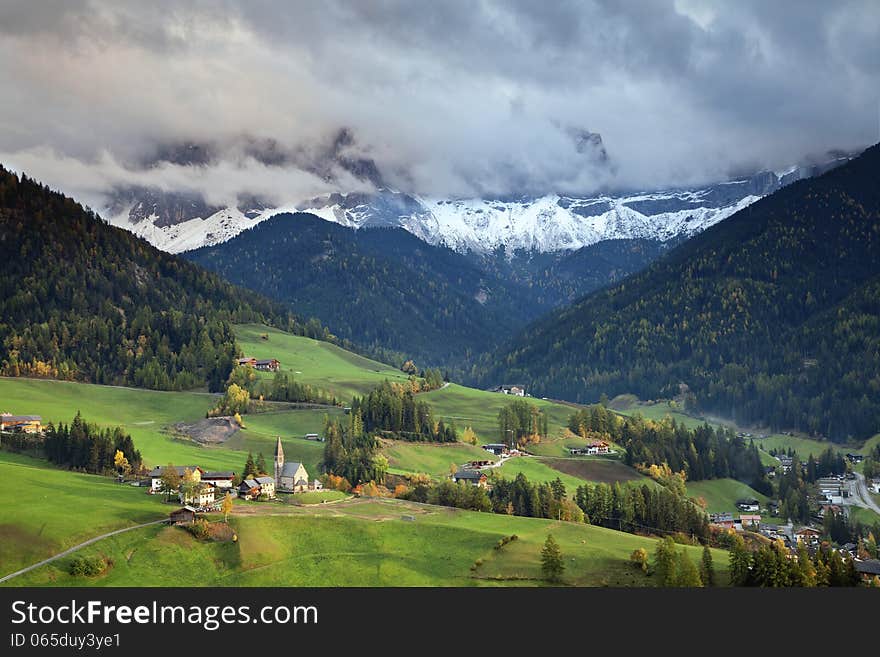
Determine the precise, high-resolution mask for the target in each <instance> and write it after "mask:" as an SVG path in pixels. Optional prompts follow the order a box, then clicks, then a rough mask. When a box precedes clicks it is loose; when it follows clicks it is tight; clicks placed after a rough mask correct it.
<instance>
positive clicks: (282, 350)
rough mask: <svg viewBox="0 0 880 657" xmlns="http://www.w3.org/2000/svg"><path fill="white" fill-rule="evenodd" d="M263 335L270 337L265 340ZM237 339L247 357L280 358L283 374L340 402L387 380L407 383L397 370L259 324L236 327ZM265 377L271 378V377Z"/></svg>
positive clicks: (316, 341)
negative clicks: (309, 385) (318, 388)
mask: <svg viewBox="0 0 880 657" xmlns="http://www.w3.org/2000/svg"><path fill="white" fill-rule="evenodd" d="M262 335H268V336H269V339H268V340H264V339H263V338H262V337H260V336H262ZM235 337H236V339H237V340H238V344H239V345H240V346H241V348H242V349H243V350H244V353H245V355H247V356H254V357H255V358H277V359H278V360H279V361H281V371H283V372H286V373H288V374H289V375H291V376H292V377H294V378H295V379H296V380H297V381H299V382H301V383H308V384H311V385H314V386H318V387H320V388H322V389H324V390H327V391H329V392H330V393H332V394H333V395H335V396H336V397H337V398H339V399H340V400H341V401H344V402H349V401H351V398H352V397H353V396H354V395H363V394H365V393H367V392H369V391H370V390H372V389H373V388H375V387H376V386H378V385H380V384H381V383H382V382H383V381H384V380H385V379H388V380H389V381H405V380H406V379H407V375H406V374H404V373H403V372H401V371H400V370H398V369H395V368H393V367H391V366H390V365H385V364H384V363H380V362H378V361H375V360H370V359H369V358H364V357H363V356H359V355H357V354H354V353H352V352H350V351H346V350H344V349H341V348H339V347H337V346H336V345H332V344H330V343H329V342H321V341H319V340H313V339H311V338H305V337H301V336H296V335H291V334H290V333H284V332H282V331H278V330H275V329H271V328H268V327H266V326H262V325H259V324H245V325H237V326H235ZM263 376H268V377H271V376H272V375H271V374H264V375H263Z"/></svg>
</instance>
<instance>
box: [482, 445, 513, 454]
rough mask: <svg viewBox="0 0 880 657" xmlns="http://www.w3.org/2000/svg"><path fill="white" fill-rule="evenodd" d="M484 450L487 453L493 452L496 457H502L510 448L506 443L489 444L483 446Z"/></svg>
mask: <svg viewBox="0 0 880 657" xmlns="http://www.w3.org/2000/svg"><path fill="white" fill-rule="evenodd" d="M483 449H485V450H486V451H487V452H492V453H493V454H494V455H495V456H501V455H502V454H507V452H508V447H507V445H505V444H504V443H489V444H488V445H483Z"/></svg>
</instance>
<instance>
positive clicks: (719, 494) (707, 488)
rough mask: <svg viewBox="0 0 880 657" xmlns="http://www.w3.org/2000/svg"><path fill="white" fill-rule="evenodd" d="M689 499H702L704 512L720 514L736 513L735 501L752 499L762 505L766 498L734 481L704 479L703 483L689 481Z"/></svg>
mask: <svg viewBox="0 0 880 657" xmlns="http://www.w3.org/2000/svg"><path fill="white" fill-rule="evenodd" d="M687 494H688V496H689V497H702V498H703V499H704V500H706V504H707V507H706V510H707V511H708V512H709V513H722V512H725V511H730V512H734V513H737V512H738V510H737V508H736V501H737V500H741V499H745V498H753V499H756V500H758V501H760V502H761V504H764V503H766V502H767V497H766V496H764V495H761V494H760V493H759V492H757V491H756V490H754V489H753V488H750V487H749V486H747V485H746V484H744V483H742V482H741V481H736V480H735V479H706V480H704V481H689V482H688V484H687Z"/></svg>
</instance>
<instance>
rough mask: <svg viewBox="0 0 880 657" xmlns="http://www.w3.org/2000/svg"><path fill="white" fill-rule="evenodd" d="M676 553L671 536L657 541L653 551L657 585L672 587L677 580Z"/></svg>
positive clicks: (677, 564)
mask: <svg viewBox="0 0 880 657" xmlns="http://www.w3.org/2000/svg"><path fill="white" fill-rule="evenodd" d="M678 566H679V563H678V555H677V554H676V551H675V541H674V540H672V537H671V536H667V537H666V538H662V539H660V540H659V541H657V548H656V550H655V551H654V573H655V574H656V576H657V586H662V587H667V588H668V587H672V586H675V585H676V584H677V582H678V573H677V567H678Z"/></svg>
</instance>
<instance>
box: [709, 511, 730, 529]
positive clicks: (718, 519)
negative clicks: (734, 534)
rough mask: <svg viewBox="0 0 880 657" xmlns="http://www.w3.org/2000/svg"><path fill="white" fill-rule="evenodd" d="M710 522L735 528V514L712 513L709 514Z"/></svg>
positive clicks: (717, 525) (726, 527) (727, 527)
mask: <svg viewBox="0 0 880 657" xmlns="http://www.w3.org/2000/svg"><path fill="white" fill-rule="evenodd" d="M709 523H710V524H712V525H715V526H716V527H722V528H724V529H733V525H734V522H733V514H732V513H710V514H709Z"/></svg>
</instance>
